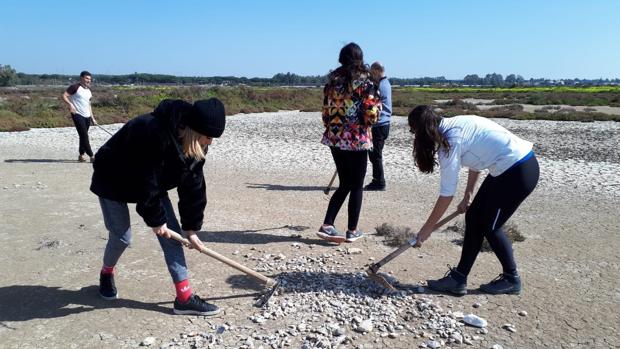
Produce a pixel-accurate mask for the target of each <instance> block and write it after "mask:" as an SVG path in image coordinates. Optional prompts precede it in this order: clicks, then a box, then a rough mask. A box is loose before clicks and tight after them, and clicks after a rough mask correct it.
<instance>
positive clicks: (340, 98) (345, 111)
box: [317, 43, 381, 243]
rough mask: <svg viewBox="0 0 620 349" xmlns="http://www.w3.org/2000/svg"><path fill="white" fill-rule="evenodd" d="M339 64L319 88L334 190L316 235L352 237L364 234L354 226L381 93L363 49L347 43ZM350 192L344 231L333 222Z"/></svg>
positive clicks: (338, 238) (336, 239)
mask: <svg viewBox="0 0 620 349" xmlns="http://www.w3.org/2000/svg"><path fill="white" fill-rule="evenodd" d="M338 62H340V64H341V66H340V67H338V68H337V69H336V70H334V71H333V72H331V73H330V74H329V76H328V82H327V84H326V85H325V88H324V90H323V93H324V99H323V125H324V126H325V132H324V133H323V139H322V140H321V143H323V144H325V145H327V146H329V148H330V151H331V153H332V157H333V158H334V162H335V163H336V169H337V171H338V180H339V182H340V184H339V186H338V189H337V190H336V191H335V192H334V195H333V196H332V198H331V200H330V201H329V206H328V208H327V212H326V214H325V219H324V221H323V225H322V226H321V227H320V228H319V231H318V232H317V235H318V236H319V237H320V238H322V239H325V240H328V241H331V242H337V243H341V242H344V241H346V242H353V241H355V240H357V239H359V238H361V237H362V236H363V233H362V232H361V231H360V230H358V229H357V223H358V220H359V215H360V211H361V208H362V198H363V184H364V177H365V176H366V167H367V163H368V162H367V157H368V151H369V150H371V149H372V133H371V129H370V128H371V126H372V125H373V124H374V123H376V122H377V120H378V118H379V114H380V112H381V98H380V96H379V92H378V89H377V86H376V85H375V84H374V83H373V82H372V80H371V78H370V71H369V69H368V66H367V65H366V64H365V63H364V55H363V52H362V49H361V48H360V47H359V46H358V45H357V44H355V43H349V44H347V45H346V46H344V47H343V48H342V49H341V50H340V56H339V58H338ZM347 195H349V207H348V214H349V216H348V227H347V232H346V236H345V235H343V234H342V233H341V232H339V231H338V230H337V229H336V228H335V227H334V222H335V220H336V216H337V215H338V211H340V207H342V204H343V203H344V200H345V199H346V198H347Z"/></svg>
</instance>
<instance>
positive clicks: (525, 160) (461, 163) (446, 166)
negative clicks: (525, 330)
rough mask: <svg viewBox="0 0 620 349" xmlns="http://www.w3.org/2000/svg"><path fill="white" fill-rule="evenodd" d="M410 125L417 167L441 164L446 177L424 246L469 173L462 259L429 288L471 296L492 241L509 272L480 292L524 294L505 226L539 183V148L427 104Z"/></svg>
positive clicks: (490, 125)
mask: <svg viewBox="0 0 620 349" xmlns="http://www.w3.org/2000/svg"><path fill="white" fill-rule="evenodd" d="M408 121H409V127H410V130H411V132H412V133H413V134H414V137H415V139H414V147H413V154H414V159H415V163H416V165H417V166H418V168H419V169H420V170H421V171H422V172H425V173H431V172H433V171H434V169H435V166H436V165H437V164H438V165H439V168H440V174H441V181H440V190H439V197H438V198H437V201H436V203H435V206H434V208H433V210H432V212H431V213H430V215H429V217H428V219H427V220H426V222H425V223H424V225H423V226H422V229H421V230H420V232H419V233H418V239H417V241H418V245H419V246H421V245H422V243H424V241H426V240H427V239H428V238H429V237H430V235H431V234H432V231H433V227H434V226H435V224H436V223H437V222H438V221H439V219H440V218H441V217H442V216H443V214H444V213H445V212H446V210H447V208H448V206H449V205H450V203H451V202H452V199H453V197H454V194H455V193H456V190H457V185H458V177H459V172H460V170H461V167H467V168H468V169H469V173H468V178H467V187H466V189H465V193H464V197H463V199H462V200H461V202H460V203H459V204H458V207H457V209H458V210H459V211H460V212H466V215H465V237H464V241H463V250H462V252H461V259H460V261H459V264H458V266H457V267H456V268H450V270H449V271H448V273H446V276H444V277H443V278H441V279H438V280H428V287H429V288H430V289H433V290H436V291H440V292H449V293H452V294H456V295H464V294H466V293H467V276H468V274H469V272H470V271H471V268H472V266H473V264H474V261H475V260H476V257H477V256H478V253H479V252H480V248H481V246H482V242H483V239H484V238H485V237H486V238H487V241H489V244H490V245H491V248H492V249H493V252H494V253H495V255H496V256H497V258H498V259H499V261H500V263H501V265H502V269H503V270H502V273H501V274H500V276H499V277H497V278H496V279H494V280H493V281H491V282H490V283H487V284H483V285H481V286H480V290H481V291H483V292H486V293H491V294H519V293H520V292H521V278H520V276H519V273H518V271H517V265H516V262H515V260H514V256H513V251H512V245H511V243H510V241H509V240H508V238H507V236H506V234H505V232H504V231H503V229H502V226H503V225H504V223H506V221H507V220H508V219H509V218H510V217H511V216H512V214H513V213H514V212H515V211H516V209H517V208H518V207H519V205H520V204H521V203H522V202H523V200H525V198H527V196H528V195H529V194H530V193H531V192H532V191H533V190H534V188H535V187H536V184H537V183H538V178H539V167H538V161H537V160H536V156H535V155H534V152H533V150H532V146H533V144H532V143H531V142H528V141H526V140H523V139H521V138H519V137H517V136H515V135H514V134H512V133H511V132H510V131H508V130H506V129H505V128H503V127H502V126H500V125H498V124H496V123H495V122H493V121H491V120H488V119H486V118H483V117H480V116H476V115H459V116H454V117H451V118H443V117H440V116H438V115H436V114H435V112H434V111H433V109H432V107H430V106H426V105H422V106H418V107H416V108H414V109H413V110H412V111H411V113H410V114H409V118H408ZM483 170H488V171H489V174H488V175H487V177H486V178H485V179H484V181H483V182H482V185H481V186H480V189H479V190H478V192H477V193H476V195H475V197H473V191H474V187H475V185H476V182H477V181H478V178H479V177H480V173H481V171H483ZM472 197H473V201H471V199H472ZM470 203H471V205H470Z"/></svg>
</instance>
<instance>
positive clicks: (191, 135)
mask: <svg viewBox="0 0 620 349" xmlns="http://www.w3.org/2000/svg"><path fill="white" fill-rule="evenodd" d="M201 136H202V135H201V134H200V133H198V132H196V131H194V130H192V129H191V128H189V127H185V128H182V129H180V130H179V137H180V138H181V142H182V143H183V144H182V146H183V155H185V156H187V157H190V158H194V159H195V160H203V159H204V158H205V155H206V154H207V150H208V146H204V147H203V146H202V145H200V142H199V141H198V140H199V139H200V137H201Z"/></svg>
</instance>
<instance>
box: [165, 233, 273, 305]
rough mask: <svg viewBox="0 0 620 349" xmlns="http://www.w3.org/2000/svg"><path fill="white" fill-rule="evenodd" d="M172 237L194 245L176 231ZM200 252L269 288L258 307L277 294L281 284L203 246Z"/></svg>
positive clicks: (260, 299) (188, 244)
mask: <svg viewBox="0 0 620 349" xmlns="http://www.w3.org/2000/svg"><path fill="white" fill-rule="evenodd" d="M170 237H171V238H172V239H174V240H176V241H178V242H180V243H181V244H183V245H184V246H185V247H190V246H191V245H192V244H191V243H190V242H189V240H187V239H186V238H184V237H183V236H181V234H179V233H177V232H175V231H170ZM198 252H200V253H203V254H206V255H207V256H209V257H212V258H215V259H217V260H218V261H220V262H222V263H224V264H227V265H229V266H231V267H233V268H235V269H237V270H239V271H240V272H242V273H244V274H246V275H249V276H251V277H253V278H255V279H256V280H258V281H260V282H261V283H263V284H265V286H266V287H269V289H268V290H267V291H265V292H264V293H263V294H262V295H261V296H260V297H259V299H258V300H257V301H256V303H255V305H256V306H257V307H262V306H263V305H265V304H267V302H268V301H269V298H271V296H273V294H274V293H275V292H276V290H277V289H278V288H279V287H280V283H279V282H278V281H277V280H274V279H272V278H269V277H267V276H265V275H263V274H261V273H258V272H256V271H254V270H252V269H250V268H248V267H246V266H244V265H242V264H239V263H237V262H235V261H233V260H232V259H230V258H227V257H224V256H222V255H221V254H219V253H217V252H215V251H213V250H211V249H208V248H206V247H204V246H202V247H201V248H200V249H199V250H198Z"/></svg>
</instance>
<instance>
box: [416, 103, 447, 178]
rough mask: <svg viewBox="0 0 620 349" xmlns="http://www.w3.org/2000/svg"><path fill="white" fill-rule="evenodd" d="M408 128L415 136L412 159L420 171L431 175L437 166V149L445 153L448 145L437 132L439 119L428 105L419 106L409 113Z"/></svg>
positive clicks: (443, 137) (444, 138)
mask: <svg viewBox="0 0 620 349" xmlns="http://www.w3.org/2000/svg"><path fill="white" fill-rule="evenodd" d="M408 121H409V128H410V130H411V132H412V133H414V134H415V137H414V141H413V159H414V160H415V163H416V165H417V166H418V168H419V169H420V171H422V172H424V173H432V172H433V170H434V169H435V165H436V164H437V160H436V158H435V156H436V155H437V151H438V150H439V148H442V150H443V151H445V152H446V153H447V152H449V151H450V144H449V143H448V140H447V139H446V137H445V136H444V135H443V134H442V133H441V132H440V131H439V123H440V122H441V117H440V116H438V115H437V114H435V112H434V111H433V108H432V107H431V106H428V105H419V106H417V107H415V108H413V110H412V111H411V113H409V118H408Z"/></svg>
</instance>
